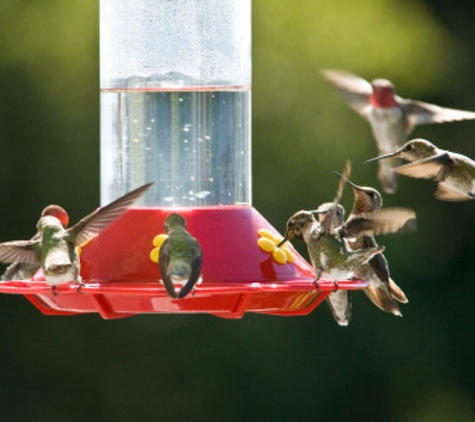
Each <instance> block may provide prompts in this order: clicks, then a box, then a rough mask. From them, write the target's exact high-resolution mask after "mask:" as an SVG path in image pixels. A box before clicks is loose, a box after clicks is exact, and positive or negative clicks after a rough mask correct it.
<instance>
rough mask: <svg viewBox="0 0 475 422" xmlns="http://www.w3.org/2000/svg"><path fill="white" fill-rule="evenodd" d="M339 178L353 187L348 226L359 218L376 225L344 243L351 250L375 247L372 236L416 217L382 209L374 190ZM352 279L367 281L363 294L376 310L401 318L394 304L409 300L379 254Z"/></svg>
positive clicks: (399, 210) (408, 211)
mask: <svg viewBox="0 0 475 422" xmlns="http://www.w3.org/2000/svg"><path fill="white" fill-rule="evenodd" d="M337 174H338V173H337ZM338 175H339V176H340V177H341V178H342V180H344V181H345V183H346V184H347V185H348V186H350V187H351V188H352V190H353V194H354V202H353V208H352V211H351V214H350V215H349V217H348V219H347V224H349V223H350V222H351V221H353V220H355V219H360V218H362V217H364V218H369V219H371V220H372V221H374V222H375V224H374V227H372V228H371V230H368V231H366V232H362V233H360V234H359V235H357V236H355V237H353V238H348V239H347V240H346V241H347V244H348V246H349V247H350V248H352V249H366V248H374V247H377V246H378V244H377V242H376V240H375V238H374V234H381V233H395V232H397V231H400V230H402V229H403V228H404V227H408V226H409V225H410V224H411V223H413V222H414V221H415V218H416V215H415V212H414V211H413V210H411V209H408V208H386V209H383V208H382V205H383V200H382V197H381V194H380V193H379V192H378V191H377V190H376V189H373V188H371V187H365V186H358V185H356V184H355V183H353V182H352V181H351V180H349V179H348V178H346V177H344V176H342V175H340V174H338ZM355 277H356V278H359V279H361V280H366V281H367V282H368V286H367V287H365V288H364V289H363V291H364V292H365V293H366V295H367V296H368V298H369V299H370V300H371V301H372V302H373V303H374V304H375V305H376V306H377V307H378V308H380V309H381V310H383V311H386V312H389V313H392V314H394V315H396V316H402V314H401V311H400V309H399V306H398V304H397V302H401V303H407V302H408V300H407V297H406V295H405V294H404V292H403V291H402V290H401V288H400V287H399V286H398V285H397V284H396V283H395V282H394V281H393V280H392V279H391V277H390V273H389V265H388V262H387V260H386V258H385V256H384V255H383V254H382V253H379V254H376V255H375V256H373V257H372V258H371V259H370V260H369V261H368V263H367V264H364V265H362V266H361V267H360V268H358V269H357V271H355Z"/></svg>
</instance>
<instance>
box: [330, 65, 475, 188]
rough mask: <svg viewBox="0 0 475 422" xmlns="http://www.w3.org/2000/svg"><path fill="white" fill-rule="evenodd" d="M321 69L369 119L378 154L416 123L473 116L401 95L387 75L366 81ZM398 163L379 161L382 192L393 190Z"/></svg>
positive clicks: (399, 142)
mask: <svg viewBox="0 0 475 422" xmlns="http://www.w3.org/2000/svg"><path fill="white" fill-rule="evenodd" d="M322 73H323V75H324V77H325V78H326V79H327V80H328V81H330V82H331V83H332V84H333V85H334V86H335V87H336V88H337V90H338V91H339V93H340V94H341V95H342V96H343V98H344V99H345V100H346V101H347V103H348V104H349V106H350V107H351V108H353V109H354V110H355V111H356V112H357V113H358V114H359V115H360V116H361V117H363V118H364V119H365V120H367V121H368V122H369V124H370V125H371V129H372V132H373V136H374V138H375V140H376V145H377V148H378V154H380V155H382V154H388V153H390V152H392V151H395V150H396V149H397V148H399V147H400V146H401V145H402V144H403V143H404V142H406V141H407V138H408V137H409V135H410V133H411V132H412V130H413V129H414V128H415V127H416V126H417V125H422V124H430V123H445V122H452V121H460V120H471V119H475V113H474V112H471V111H464V110H455V109H451V108H445V107H439V106H437V105H434V104H429V103H424V102H422V101H416V100H410V99H406V98H401V97H399V96H398V95H396V92H395V89H394V85H393V84H392V82H390V81H388V80H387V79H375V80H373V81H372V82H371V83H370V82H368V81H366V80H365V79H363V78H360V77H359V76H356V75H353V74H351V73H349V72H345V71H337V70H324V71H322ZM388 158H389V157H388ZM399 163H400V162H399V160H398V159H397V157H392V158H391V159H389V160H387V161H381V162H380V163H379V169H378V177H379V179H380V181H381V183H382V186H383V190H384V192H386V193H395V192H396V190H397V180H396V174H395V173H394V171H393V168H394V167H395V166H396V165H398V164H399Z"/></svg>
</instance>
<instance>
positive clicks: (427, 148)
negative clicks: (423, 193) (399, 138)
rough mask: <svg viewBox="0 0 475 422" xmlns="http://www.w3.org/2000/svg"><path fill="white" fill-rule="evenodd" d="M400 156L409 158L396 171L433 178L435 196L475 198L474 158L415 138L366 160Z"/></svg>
mask: <svg viewBox="0 0 475 422" xmlns="http://www.w3.org/2000/svg"><path fill="white" fill-rule="evenodd" d="M391 157H398V158H402V159H403V160H406V161H409V163H408V164H403V165H401V166H399V167H396V168H395V169H394V170H395V171H396V172H397V173H398V174H402V175H404V176H409V177H415V178H423V179H433V180H435V181H436V182H437V183H438V186H437V190H436V192H435V194H434V195H435V197H436V198H437V199H439V200H441V201H453V202H455V201H468V200H473V199H475V161H473V160H472V159H470V158H468V157H467V156H465V155H462V154H458V153H456V152H451V151H447V150H444V149H440V148H437V147H436V146H435V145H434V144H432V143H431V142H429V141H428V140H426V139H421V138H417V139H412V140H411V141H408V142H406V143H405V144H404V145H403V146H402V147H401V148H399V149H397V150H396V151H394V152H392V153H389V154H384V155H381V156H379V157H376V158H372V159H370V160H368V161H367V162H372V161H377V160H383V159H386V158H391Z"/></svg>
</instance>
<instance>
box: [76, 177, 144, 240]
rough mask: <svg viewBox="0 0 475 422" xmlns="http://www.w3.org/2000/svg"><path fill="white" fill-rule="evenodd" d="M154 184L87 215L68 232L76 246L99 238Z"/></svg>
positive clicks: (136, 190)
mask: <svg viewBox="0 0 475 422" xmlns="http://www.w3.org/2000/svg"><path fill="white" fill-rule="evenodd" d="M152 184H153V183H147V184H146V185H143V186H141V187H140V188H137V189H135V190H133V191H131V192H129V193H127V194H125V195H124V196H121V197H120V198H118V199H116V200H115V201H113V202H111V203H110V204H108V205H106V206H104V207H102V208H99V209H97V210H96V211H94V212H92V213H91V214H89V215H87V216H86V217H84V218H83V219H82V220H80V221H79V222H78V223H76V224H75V225H74V226H73V227H71V228H70V229H69V230H68V233H70V234H72V235H75V246H81V245H83V244H84V243H86V242H88V241H89V240H91V239H92V238H94V237H95V236H97V235H98V234H99V233H100V232H101V231H102V230H104V229H105V228H106V227H107V226H108V225H109V224H111V223H112V222H113V221H115V220H116V219H117V218H118V217H120V216H121V215H122V214H123V213H124V211H125V210H126V208H127V207H128V206H130V205H132V204H133V203H134V202H135V201H136V200H137V199H138V198H139V197H140V196H142V195H143V194H144V193H145V192H146V191H147V190H148V189H149V188H150V186H152Z"/></svg>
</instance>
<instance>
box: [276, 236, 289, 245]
mask: <svg viewBox="0 0 475 422" xmlns="http://www.w3.org/2000/svg"><path fill="white" fill-rule="evenodd" d="M287 240H289V237H288V236H287V235H285V236H284V238H283V239H282V240H281V241H280V242H279V244H278V245H277V247H278V248H280V247H281V246H282V245H283V244H284V243H285V242H287Z"/></svg>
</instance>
